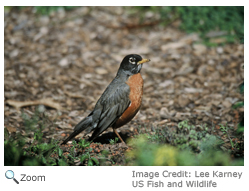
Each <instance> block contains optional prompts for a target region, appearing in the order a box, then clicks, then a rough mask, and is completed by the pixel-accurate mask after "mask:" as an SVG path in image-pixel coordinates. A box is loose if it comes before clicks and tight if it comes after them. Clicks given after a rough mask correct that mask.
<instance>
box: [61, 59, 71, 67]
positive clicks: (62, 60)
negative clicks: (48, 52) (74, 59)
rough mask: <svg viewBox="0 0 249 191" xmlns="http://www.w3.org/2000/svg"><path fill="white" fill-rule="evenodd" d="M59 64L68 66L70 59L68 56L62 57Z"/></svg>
mask: <svg viewBox="0 0 249 191" xmlns="http://www.w3.org/2000/svg"><path fill="white" fill-rule="evenodd" d="M59 65H60V66H62V67H66V66H68V65H69V62H68V59H67V58H62V59H61V60H60V62H59Z"/></svg>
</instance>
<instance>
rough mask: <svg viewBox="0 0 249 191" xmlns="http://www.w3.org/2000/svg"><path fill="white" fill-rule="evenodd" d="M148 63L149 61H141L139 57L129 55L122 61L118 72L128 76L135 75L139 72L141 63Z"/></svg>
mask: <svg viewBox="0 0 249 191" xmlns="http://www.w3.org/2000/svg"><path fill="white" fill-rule="evenodd" d="M149 61H150V59H143V58H142V57H141V56H140V55H137V54H129V55H127V56H125V57H124V59H123V60H122V62H121V64H120V68H119V71H120V70H121V71H124V72H125V73H127V74H130V75H133V74H137V73H139V72H140V70H141V68H142V66H143V63H145V62H149Z"/></svg>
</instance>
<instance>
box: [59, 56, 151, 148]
mask: <svg viewBox="0 0 249 191" xmlns="http://www.w3.org/2000/svg"><path fill="white" fill-rule="evenodd" d="M149 61H150V60H149V59H142V57H141V56H140V55H137V54H130V55H127V56H125V57H124V59H123V61H122V62H121V64H120V67H119V69H118V72H117V75H116V77H115V78H114V79H113V80H112V82H111V83H110V84H109V86H108V87H107V88H106V90H105V91H104V93H103V94H102V95H101V97H100V98H99V100H98V102H97V103H96V105H95V107H94V110H93V111H92V112H91V113H90V114H89V115H88V116H87V117H86V118H85V119H83V120H82V121H80V122H79V123H78V124H77V125H76V126H75V128H74V131H73V133H72V134H71V135H70V136H69V137H68V138H67V139H66V140H65V141H63V143H62V144H66V143H67V142H68V141H69V140H71V139H72V138H73V137H75V136H76V135H78V134H79V133H81V132H82V131H84V130H85V134H88V133H90V132H91V131H93V134H92V136H91V137H90V139H89V141H92V140H94V139H95V138H97V137H98V136H99V135H100V134H101V133H102V132H103V131H105V130H106V129H107V128H108V127H112V128H113V131H114V132H115V134H116V135H117V136H118V137H119V139H120V140H121V141H122V143H124V141H123V139H122V138H121V137H120V135H119V134H118V132H117V130H116V129H117V128H119V127H121V126H123V125H125V124H126V123H128V122H129V121H130V120H132V118H133V117H134V116H135V115H136V114H137V112H138V110H139V109H140V106H141V103H142V95H143V78H142V76H141V74H140V70H141V68H142V65H143V63H145V62H149Z"/></svg>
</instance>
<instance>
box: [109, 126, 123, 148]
mask: <svg viewBox="0 0 249 191" xmlns="http://www.w3.org/2000/svg"><path fill="white" fill-rule="evenodd" d="M112 129H113V131H114V133H115V134H116V135H117V136H118V138H119V139H120V140H121V141H122V143H123V144H125V142H124V141H123V139H122V138H121V137H120V135H119V134H118V132H117V130H116V129H114V128H112ZM125 145H126V144H125Z"/></svg>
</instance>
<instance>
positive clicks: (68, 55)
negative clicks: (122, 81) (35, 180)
mask: <svg viewBox="0 0 249 191" xmlns="http://www.w3.org/2000/svg"><path fill="white" fill-rule="evenodd" d="M33 10H34V9H33V8H24V9H22V10H18V11H16V10H15V11H14V10H10V11H6V12H5V16H4V19H5V20H4V127H5V128H7V130H8V132H9V133H10V134H15V133H18V132H21V133H22V134H25V128H24V127H25V124H24V122H23V121H24V120H23V117H22V116H23V115H27V116H32V115H33V114H34V113H35V109H36V108H37V106H38V105H44V106H45V107H42V106H40V109H41V110H44V113H43V115H45V116H46V117H47V119H48V121H47V122H46V124H47V125H46V126H45V128H44V129H43V133H44V134H43V135H44V136H43V140H44V142H49V141H50V140H51V139H52V138H53V139H56V140H63V139H65V138H66V136H68V135H69V134H70V133H71V132H72V130H73V127H74V126H75V125H76V124H77V123H78V122H79V121H80V120H81V119H83V118H84V117H86V116H87V115H88V114H89V113H90V112H91V111H92V109H93V108H94V106H95V103H96V101H97V100H98V98H99V97H100V96H101V94H102V93H103V91H104V90H105V88H106V87H107V86H108V84H109V83H110V82H111V80H112V79H113V78H114V77H115V75H116V72H117V70H118V68H119V64H120V62H121V60H122V59H123V57H124V56H126V55H127V54H133V53H134V54H139V55H141V56H142V57H143V58H149V59H150V60H151V62H149V63H146V64H144V66H143V69H142V71H141V74H142V76H143V79H144V95H143V103H142V106H141V109H140V112H139V113H138V114H137V115H136V117H135V118H134V119H133V120H132V121H131V122H130V123H128V124H127V125H125V126H123V127H121V128H120V129H118V131H119V132H120V135H121V137H123V138H124V141H127V140H128V138H131V139H132V138H134V136H135V135H138V134H140V133H142V132H145V131H146V132H148V133H150V132H153V129H155V128H161V127H162V126H168V127H170V128H174V127H177V125H178V123H179V122H181V121H183V120H188V121H189V123H191V124H194V125H204V124H206V125H207V127H209V128H210V129H209V131H210V132H212V134H215V135H218V136H220V137H221V138H222V139H223V140H224V142H225V144H224V148H225V149H231V147H232V146H231V141H230V140H233V139H235V136H234V131H235V130H236V129H237V125H238V123H239V121H240V120H241V118H242V117H243V116H244V108H243V107H240V108H236V109H233V108H232V106H233V105H234V104H235V103H237V102H238V101H244V96H243V94H241V93H240V92H239V90H238V87H239V84H241V83H242V82H243V80H244V70H243V66H244V45H243V44H239V43H234V44H225V45H223V46H215V47H207V46H206V45H204V44H202V40H201V39H200V37H199V35H198V34H195V33H192V34H186V33H185V32H183V31H180V30H179V28H178V27H179V25H180V21H179V20H175V21H174V22H172V23H170V24H169V25H167V26H161V25H159V24H158V22H157V18H158V16H157V15H155V14H154V13H148V14H145V18H146V19H145V21H143V22H146V24H144V23H142V24H141V22H140V20H141V19H140V18H139V16H138V14H137V13H136V12H130V11H129V9H127V8H122V7H96V8H89V7H81V8H77V9H74V10H71V11H69V12H65V11H64V10H63V9H61V10H59V11H58V12H53V13H51V14H50V15H48V16H42V15H37V14H35V13H34V11H33ZM220 40H221V39H220V38H219V36H214V38H213V41H216V42H219V41H220ZM222 125H223V126H225V127H227V128H228V129H229V136H227V134H224V131H221V129H220V128H221V126H222ZM82 136H83V134H80V135H78V136H76V140H78V139H81V137H82ZM88 137H89V135H86V136H85V138H88ZM111 139H113V140H114V139H115V135H114V134H113V133H112V129H108V130H107V131H105V132H104V133H103V134H102V135H101V136H100V137H99V138H98V139H96V140H95V141H94V143H92V144H91V145H90V147H91V148H92V150H91V152H92V153H93V154H96V155H97V154H98V153H101V152H102V151H103V150H108V151H109V152H108V153H109V154H108V155H109V158H110V156H111V158H112V161H109V163H110V164H106V163H105V164H106V165H112V164H114V165H120V164H121V165H122V164H124V153H125V152H126V150H127V148H125V147H124V146H123V145H122V144H121V143H119V142H118V143H114V144H113V143H112V142H111V143H110V140H111ZM29 141H30V142H32V137H31V138H30V140H29ZM233 141H236V140H233ZM71 146H72V144H71V142H69V144H68V145H66V146H61V148H62V150H63V151H64V153H66V152H67V151H68V147H71ZM129 149H132V148H130V147H129V145H128V150H129ZM80 152H81V151H80ZM77 164H80V162H79V161H75V165H77Z"/></svg>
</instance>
